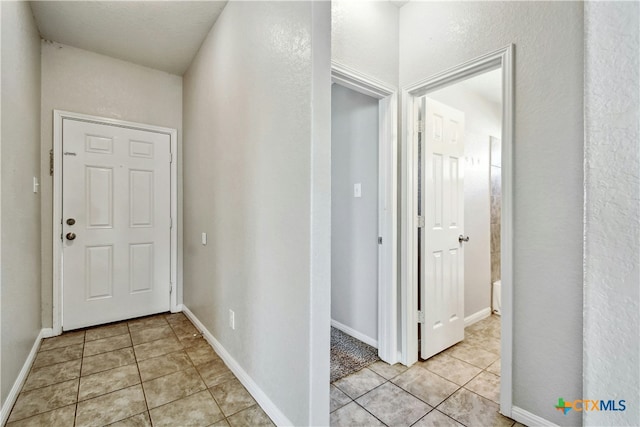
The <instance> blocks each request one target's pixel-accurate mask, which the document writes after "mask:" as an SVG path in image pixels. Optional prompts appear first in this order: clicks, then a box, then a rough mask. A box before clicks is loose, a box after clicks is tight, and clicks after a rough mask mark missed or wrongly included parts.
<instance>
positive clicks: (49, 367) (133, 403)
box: [7, 313, 273, 427]
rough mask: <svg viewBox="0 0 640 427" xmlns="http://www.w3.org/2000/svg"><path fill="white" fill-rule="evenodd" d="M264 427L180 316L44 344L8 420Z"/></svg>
mask: <svg viewBox="0 0 640 427" xmlns="http://www.w3.org/2000/svg"><path fill="white" fill-rule="evenodd" d="M40 425H43V426H44V425H46V426H56V427H65V426H69V427H73V426H74V425H75V426H78V427H79V426H106V425H111V426H151V425H154V426H177V425H181V426H186V425H193V426H195V425H197V426H229V425H230V426H258V425H260V426H269V425H273V423H272V422H271V420H270V419H269V417H268V416H267V415H266V414H265V413H264V412H263V411H262V409H261V408H260V407H259V406H258V405H257V404H256V402H255V401H254V400H253V398H252V397H251V396H250V395H249V393H248V392H247V390H246V389H245V388H244V387H243V386H242V384H241V383H240V381H238V380H237V379H236V377H235V376H234V375H233V373H232V372H231V371H230V370H229V369H228V368H227V366H226V365H225V364H224V362H223V361H222V359H221V358H220V357H219V356H218V355H217V354H216V353H215V351H214V350H213V349H212V348H211V346H210V345H209V343H207V341H205V340H204V339H203V338H202V336H201V335H200V333H199V331H198V330H197V329H196V328H195V327H194V326H193V324H192V323H191V322H190V321H189V319H187V317H186V316H184V315H183V314H182V313H175V314H160V315H156V316H150V317H143V318H139V319H133V320H131V321H125V322H119V323H115V324H110V325H106V326H99V327H95V328H90V329H86V330H81V331H77V332H76V331H73V332H69V333H65V334H63V335H61V336H59V337H54V338H48V339H45V340H43V341H42V344H41V346H40V350H39V352H38V355H37V357H36V359H35V362H34V364H33V367H32V368H31V372H30V373H29V376H28V377H27V380H26V382H25V384H24V386H23V388H22V391H21V393H20V395H19V396H18V400H17V401H16V404H15V406H14V407H13V410H12V412H11V415H10V417H9V422H8V423H7V427H18V426H40Z"/></svg>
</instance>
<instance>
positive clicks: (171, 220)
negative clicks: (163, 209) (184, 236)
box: [169, 216, 173, 228]
mask: <svg viewBox="0 0 640 427" xmlns="http://www.w3.org/2000/svg"><path fill="white" fill-rule="evenodd" d="M169 228H173V217H171V216H170V217H169Z"/></svg>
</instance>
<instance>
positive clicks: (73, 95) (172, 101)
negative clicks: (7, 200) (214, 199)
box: [40, 40, 182, 327]
mask: <svg viewBox="0 0 640 427" xmlns="http://www.w3.org/2000/svg"><path fill="white" fill-rule="evenodd" d="M54 109H57V110H64V111H70V112H74V113H83V114H90V115H95V116H100V117H107V118H113V119H121V120H125V121H131V122H138V123H144V124H150V125H157V126H164V127H169V128H175V129H178V176H180V174H181V172H182V168H181V158H182V156H181V152H180V150H181V148H182V144H181V139H182V77H180V76H175V75H173V74H169V73H165V72H163V71H157V70H153V69H151V68H146V67H143V66H140V65H136V64H132V63H130V62H125V61H122V60H119V59H114V58H111V57H108V56H104V55H100V54H97V53H93V52H88V51H86V50H82V49H77V48H74V47H71V46H67V45H63V44H59V43H55V42H49V41H44V40H43V41H42V127H41V129H42V133H41V138H42V147H41V153H40V161H41V171H42V172H41V173H42V187H41V188H42V323H43V325H44V326H45V327H51V325H52V269H53V265H52V209H53V196H52V191H53V188H52V185H53V180H52V178H51V177H50V176H49V150H50V149H51V148H52V147H53V110H54ZM181 194H182V192H181V191H179V192H178V206H181V199H180V197H181ZM178 217H179V218H178V221H180V218H182V215H181V212H180V210H179V212H178ZM178 230H181V227H179V228H178ZM179 237H181V236H179ZM181 255H182V254H180V253H179V254H178V260H179V261H178V273H179V277H178V280H179V281H180V272H181V271H182V263H181ZM178 297H179V298H180V296H178Z"/></svg>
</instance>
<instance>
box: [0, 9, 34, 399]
mask: <svg viewBox="0 0 640 427" xmlns="http://www.w3.org/2000/svg"><path fill="white" fill-rule="evenodd" d="M0 7H1V8H2V21H1V31H2V46H1V52H2V73H1V74H2V83H1V85H2V100H1V104H2V107H1V109H2V135H1V140H2V147H1V149H2V164H1V166H0V170H1V171H2V177H1V180H0V181H1V183H2V188H1V190H0V194H1V198H2V204H1V205H2V213H1V214H0V217H1V218H2V224H1V230H2V237H1V238H0V241H1V242H2V243H1V247H2V250H1V255H0V256H1V259H2V265H1V267H0V270H1V271H2V273H1V274H2V277H1V279H0V280H1V281H2V293H1V294H0V312H1V316H2V320H1V322H0V324H1V325H2V329H1V331H0V335H1V336H2V347H1V348H0V360H1V366H0V372H2V383H1V384H0V402H4V400H5V399H6V398H7V394H8V393H9V390H10V389H11V387H12V386H13V384H14V382H15V380H16V378H17V376H18V373H19V372H20V369H22V366H23V364H24V362H25V360H26V358H27V355H28V354H29V351H30V350H31V347H32V346H33V343H34V341H35V339H36V337H37V336H38V333H39V332H40V328H41V321H40V269H39V265H40V195H39V194H34V193H33V191H32V183H33V181H32V180H33V177H38V179H39V178H40V160H39V159H40V154H39V153H40V129H39V128H40V36H39V35H38V30H37V28H36V25H35V21H34V20H33V17H32V15H31V8H30V7H29V3H26V2H2V4H1V6H0Z"/></svg>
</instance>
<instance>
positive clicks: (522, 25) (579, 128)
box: [400, 2, 584, 425]
mask: <svg viewBox="0 0 640 427" xmlns="http://www.w3.org/2000/svg"><path fill="white" fill-rule="evenodd" d="M583 37H584V33H583V4H582V3H580V2H442V3H435V2H424V3H423V2H409V3H407V4H406V5H405V6H403V7H402V9H401V10H400V84H401V85H402V86H405V85H409V84H412V83H414V82H416V81H418V80H420V79H423V78H426V77H428V76H431V75H434V74H436V73H438V72H441V71H444V70H446V69H448V68H450V67H453V66H456V65H458V64H462V63H464V62H466V61H469V60H471V59H473V58H476V57H478V56H480V55H483V54H486V53H489V52H491V51H494V50H496V49H499V48H501V47H503V46H506V45H508V44H510V43H513V44H515V137H514V140H515V142H514V144H515V145H514V153H515V154H514V156H515V157H514V159H513V161H514V171H515V177H514V180H515V182H514V192H515V195H514V199H515V200H514V203H515V217H514V232H515V235H514V266H513V268H514V285H513V295H514V301H513V312H514V322H513V330H514V342H513V344H514V353H513V403H514V405H515V406H517V407H520V408H522V409H524V410H526V411H529V412H531V413H533V414H535V415H538V416H541V417H543V418H545V419H547V420H549V421H551V422H554V423H557V424H560V425H577V424H580V414H579V413H576V412H575V411H572V412H570V413H568V414H567V415H566V416H565V415H563V414H562V413H561V412H559V411H557V410H556V409H555V408H554V407H553V402H552V400H553V399H556V400H557V398H558V397H562V396H563V397H565V398H570V397H569V396H581V395H582V288H583V283H582V241H583V227H582V219H583V174H582V170H583V166H582V165H583V158H584V157H583V152H582V147H583V141H584V138H583V105H582V88H583ZM505 303H506V302H503V306H504V304H505ZM576 398H578V397H576Z"/></svg>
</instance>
